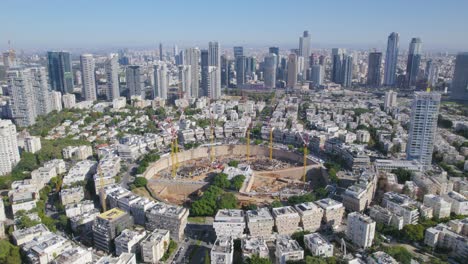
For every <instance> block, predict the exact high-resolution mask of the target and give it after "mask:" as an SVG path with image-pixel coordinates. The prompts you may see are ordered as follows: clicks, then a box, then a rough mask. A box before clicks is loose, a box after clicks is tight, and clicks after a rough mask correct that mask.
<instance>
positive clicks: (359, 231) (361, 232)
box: [346, 212, 375, 248]
mask: <svg viewBox="0 0 468 264" xmlns="http://www.w3.org/2000/svg"><path fill="white" fill-rule="evenodd" d="M346 236H347V237H348V238H349V239H350V240H351V241H352V242H353V244H355V245H357V246H359V247H362V248H368V247H371V246H372V242H373V241H374V236H375V221H374V220H372V219H371V218H370V217H369V216H367V215H363V214H361V213H358V212H353V213H350V214H348V225H347V229H346Z"/></svg>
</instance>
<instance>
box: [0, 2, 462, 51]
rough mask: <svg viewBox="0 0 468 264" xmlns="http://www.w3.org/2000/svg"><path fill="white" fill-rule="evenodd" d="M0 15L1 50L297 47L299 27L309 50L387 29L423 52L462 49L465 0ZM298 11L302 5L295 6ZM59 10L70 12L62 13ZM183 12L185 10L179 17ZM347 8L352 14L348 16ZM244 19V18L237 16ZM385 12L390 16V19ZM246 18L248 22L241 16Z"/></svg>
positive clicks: (43, 9) (27, 8)
mask: <svg viewBox="0 0 468 264" xmlns="http://www.w3.org/2000/svg"><path fill="white" fill-rule="evenodd" d="M2 7H3V9H4V10H6V11H7V12H3V13H2V16H1V17H0V22H2V24H3V25H5V26H4V27H1V28H0V36H2V39H1V40H0V49H2V50H5V49H7V48H8V40H10V41H11V45H12V47H13V48H15V49H17V50H21V49H24V50H31V49H78V48H82V49H103V48H121V47H129V48H132V47H154V48H157V47H158V44H159V42H163V43H164V44H166V43H167V45H165V49H168V48H171V49H172V47H171V46H172V44H178V46H179V48H183V47H189V46H198V47H200V48H204V47H206V45H207V44H206V43H207V42H208V41H210V40H216V41H219V42H220V43H221V44H222V49H223V50H224V49H226V48H228V47H232V46H244V47H263V46H280V47H284V48H288V47H296V46H297V45H298V43H297V40H298V37H299V36H301V35H302V32H303V31H304V30H308V31H309V34H310V36H311V48H312V49H316V48H331V47H343V48H355V49H368V48H373V47H375V48H378V49H379V50H380V51H384V49H385V47H386V42H387V36H388V34H389V33H390V32H398V33H399V34H400V44H401V49H402V50H406V49H407V45H408V43H409V42H410V40H411V38H413V37H419V38H421V39H422V40H423V42H424V51H431V50H432V51H434V50H441V51H444V50H447V51H466V50H467V48H466V47H468V35H467V34H466V28H465V25H467V24H468V17H466V15H465V14H464V10H466V9H467V8H468V2H462V1H456V0H448V1H444V2H440V1H436V0H430V1H420V0H415V1H410V2H408V1H403V0H396V1H386V2H383V1H371V0H364V1H359V2H357V1H343V0H341V1H340V0H335V1H304V0H292V1H288V2H287V3H285V2H279V1H278V2H276V1H271V0H270V1H263V0H260V1H246V0H238V1H236V3H235V4H228V3H220V2H219V1H214V0H205V1H180V2H170V1H146V0H145V1H143V0H141V1H135V2H118V3H117V2H113V3H112V4H109V3H108V2H105V1H98V2H96V1H90V0H84V1H77V2H68V1H67V2H65V3H60V4H58V2H56V1H49V0H44V1H32V0H25V1H10V0H6V1H4V2H3V3H2ZM298 7H301V8H298ZM64 9H66V10H68V11H67V12H63V11H64ZM184 10H190V12H185V11H184ZM350 10H352V12H350ZM239 14H242V15H239ZM390 14H391V15H390ZM246 18H248V19H246Z"/></svg>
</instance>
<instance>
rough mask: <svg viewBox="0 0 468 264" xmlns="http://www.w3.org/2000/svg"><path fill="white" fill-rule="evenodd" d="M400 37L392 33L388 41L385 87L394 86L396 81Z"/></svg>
mask: <svg viewBox="0 0 468 264" xmlns="http://www.w3.org/2000/svg"><path fill="white" fill-rule="evenodd" d="M399 45H400V35H399V34H398V33H396V32H392V33H391V34H390V35H389V36H388V40H387V52H386V53H385V69H384V82H383V83H384V85H385V86H394V85H395V81H396V68H397V63H398V48H399Z"/></svg>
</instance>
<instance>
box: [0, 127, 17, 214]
mask: <svg viewBox="0 0 468 264" xmlns="http://www.w3.org/2000/svg"><path fill="white" fill-rule="evenodd" d="M19 161H20V155H19V149H18V142H17V139H16V127H15V125H14V124H13V123H12V122H11V121H10V120H1V119H0V176H1V175H5V174H7V173H10V172H11V170H12V169H13V167H14V166H15V165H16V164H17V163H18V162H19ZM2 209H3V208H2Z"/></svg>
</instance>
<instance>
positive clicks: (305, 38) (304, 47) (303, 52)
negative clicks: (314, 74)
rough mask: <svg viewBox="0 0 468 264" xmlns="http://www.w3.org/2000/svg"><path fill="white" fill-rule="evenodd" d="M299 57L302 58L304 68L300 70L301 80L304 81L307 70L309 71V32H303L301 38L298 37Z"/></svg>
mask: <svg viewBox="0 0 468 264" xmlns="http://www.w3.org/2000/svg"><path fill="white" fill-rule="evenodd" d="M299 56H301V57H303V58H304V64H303V65H304V67H303V70H302V76H303V79H305V76H306V72H307V69H309V59H310V58H309V56H310V35H309V31H307V30H306V31H304V33H303V34H302V37H299Z"/></svg>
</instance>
